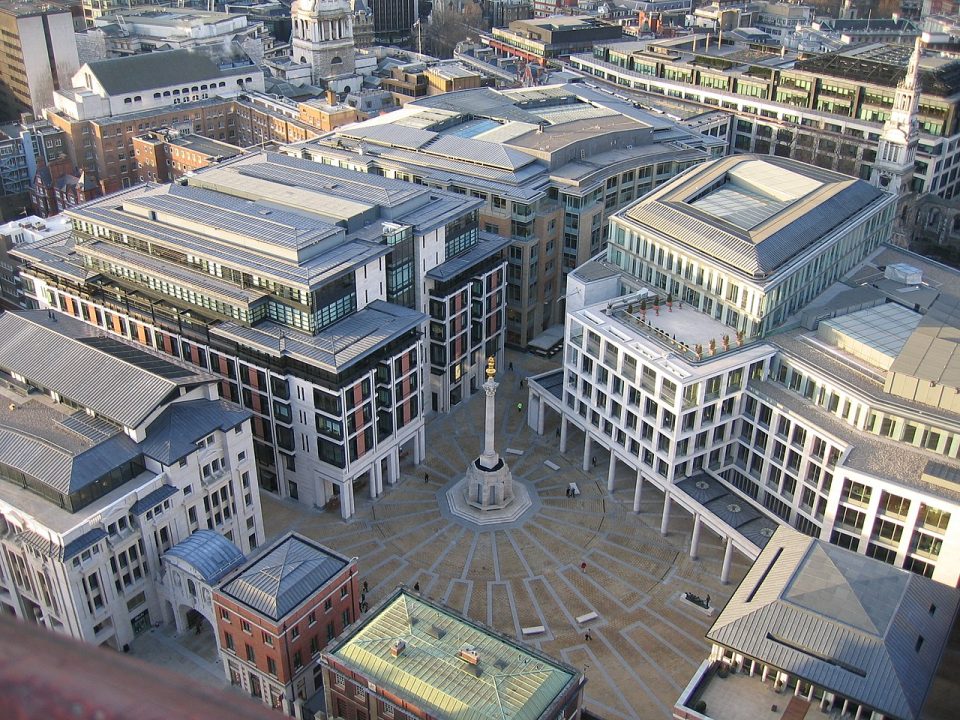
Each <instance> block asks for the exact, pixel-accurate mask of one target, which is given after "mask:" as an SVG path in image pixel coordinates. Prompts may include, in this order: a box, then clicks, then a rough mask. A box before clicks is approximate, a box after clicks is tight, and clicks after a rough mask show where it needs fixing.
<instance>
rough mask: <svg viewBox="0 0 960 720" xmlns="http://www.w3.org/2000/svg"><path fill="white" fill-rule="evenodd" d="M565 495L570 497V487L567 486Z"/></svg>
mask: <svg viewBox="0 0 960 720" xmlns="http://www.w3.org/2000/svg"><path fill="white" fill-rule="evenodd" d="M567 497H570V488H569V487H568V488H567Z"/></svg>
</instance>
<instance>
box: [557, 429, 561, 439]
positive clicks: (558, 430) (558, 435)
mask: <svg viewBox="0 0 960 720" xmlns="http://www.w3.org/2000/svg"><path fill="white" fill-rule="evenodd" d="M557 437H560V428H557Z"/></svg>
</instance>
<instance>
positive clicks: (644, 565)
mask: <svg viewBox="0 0 960 720" xmlns="http://www.w3.org/2000/svg"><path fill="white" fill-rule="evenodd" d="M509 361H512V362H513V363H514V367H515V370H514V371H510V370H509V369H507V370H501V371H500V372H498V375H497V380H498V381H499V382H500V388H499V390H498V393H497V400H498V413H497V415H498V418H499V421H498V425H497V449H498V450H499V451H500V453H501V454H503V456H504V458H505V459H506V460H507V462H508V463H509V464H510V467H511V468H512V470H513V473H514V477H515V478H517V480H519V481H520V482H524V483H527V487H528V489H529V490H530V492H531V494H532V495H535V496H536V502H535V503H534V508H533V510H532V511H531V512H529V513H526V514H525V515H524V516H523V517H522V518H521V519H520V520H519V521H518V522H517V523H514V524H513V525H511V526H507V528H506V529H500V530H490V529H486V530H480V529H476V528H477V526H475V525H472V524H470V523H467V522H461V521H458V520H456V519H449V513H444V512H442V511H441V503H442V502H445V501H444V500H443V494H444V490H445V489H446V488H448V487H449V486H450V485H451V484H452V483H453V482H455V481H456V479H458V478H459V477H460V476H461V474H462V473H463V471H464V468H465V467H466V465H467V463H468V462H470V461H471V460H473V459H474V458H475V457H476V456H477V455H478V454H479V451H480V445H481V442H482V440H481V422H482V413H483V403H484V396H483V393H478V394H476V395H475V396H474V397H473V398H471V399H470V400H469V401H467V403H466V404H465V405H464V406H463V407H462V408H460V409H458V410H457V411H455V412H454V413H453V414H451V415H449V416H445V417H436V418H433V419H432V420H430V421H428V423H427V459H426V462H425V463H424V464H423V465H421V466H419V467H414V466H413V465H412V464H411V463H410V462H409V459H408V460H407V462H406V464H404V465H403V467H402V471H403V474H402V479H401V481H400V482H399V483H398V484H397V485H396V486H393V487H391V486H387V487H386V493H385V494H384V495H383V496H382V497H380V498H378V499H377V500H369V499H368V498H366V497H365V493H363V492H358V494H357V515H356V516H355V517H354V518H352V519H351V520H350V521H348V522H344V521H343V520H341V519H340V514H339V511H338V510H334V511H331V512H317V511H313V510H310V509H308V508H305V507H303V506H300V505H297V504H296V503H294V502H291V501H286V500H277V499H276V498H274V497H272V496H270V495H267V494H263V496H262V500H263V513H264V521H265V524H266V531H267V539H268V541H269V540H270V539H272V538H274V537H276V536H277V535H279V534H281V533H283V532H286V531H288V530H296V531H297V532H301V533H303V534H304V535H307V536H309V537H312V538H315V539H317V540H319V541H320V542H322V543H324V544H326V545H328V546H329V547H331V548H334V549H336V550H338V551H340V552H342V553H345V554H347V555H355V556H357V557H358V558H359V564H360V571H361V577H362V578H364V579H366V580H367V582H368V583H369V585H370V593H369V596H368V598H367V599H368V601H369V602H370V604H371V605H375V604H376V602H377V601H378V600H379V599H380V598H382V597H383V596H385V595H386V594H387V593H389V592H390V591H391V590H392V589H393V588H394V587H396V586H397V585H398V584H400V583H404V584H406V585H407V586H408V587H410V588H412V587H413V586H414V583H417V582H419V583H420V589H421V591H422V592H423V593H424V594H426V595H428V596H430V597H432V598H434V599H438V600H442V601H444V602H446V603H447V604H449V605H451V606H452V607H454V608H456V609H457V610H460V611H462V612H465V613H466V614H467V615H469V616H470V617H472V618H474V619H476V620H479V621H481V622H484V623H486V624H488V625H490V626H492V627H494V628H496V629H497V630H500V631H501V632H504V633H507V634H510V635H513V636H514V637H517V638H520V637H521V629H522V628H524V627H531V626H537V625H542V626H543V627H544V629H545V632H544V633H543V634H541V635H537V636H535V637H528V638H524V640H525V642H528V643H530V644H533V645H536V646H538V647H540V648H541V649H542V650H544V651H545V652H547V653H549V654H551V655H553V656H555V657H559V658H561V659H563V660H565V661H567V662H568V663H570V664H572V665H574V666H576V667H578V668H583V669H585V670H586V674H587V685H586V701H585V704H586V707H587V708H588V709H589V710H591V711H593V712H594V713H596V714H597V715H599V716H601V717H603V718H605V719H606V720H619V719H622V718H639V719H641V720H647V719H648V718H649V719H651V720H654V719H655V720H666V719H667V718H669V717H670V714H671V713H670V708H671V707H672V705H673V702H674V701H675V700H676V699H677V697H678V696H679V695H680V692H681V690H682V689H683V688H684V686H685V685H686V684H687V682H688V681H689V679H690V677H691V675H692V674H693V672H694V670H695V669H696V668H697V666H698V665H699V664H700V662H701V661H702V660H703V659H704V658H705V657H706V655H707V652H708V651H709V647H708V644H707V642H706V641H705V640H704V638H703V636H704V633H705V632H706V631H707V629H708V628H709V627H710V625H711V623H712V618H711V617H708V616H707V615H705V614H703V613H702V612H701V611H699V610H697V609H696V608H694V607H693V606H692V605H690V604H688V603H686V602H683V601H681V600H680V599H679V594H680V593H681V592H682V591H684V590H691V591H693V592H695V593H697V594H699V595H707V594H709V595H710V596H711V604H712V605H715V606H717V607H718V609H719V608H721V607H723V605H724V604H725V603H726V602H727V600H728V599H729V597H730V594H731V593H732V591H733V589H734V588H735V587H736V584H737V583H738V582H739V581H740V579H741V578H742V577H743V576H744V574H745V573H746V571H747V568H748V566H749V563H748V562H747V561H746V559H745V558H743V557H742V556H740V555H738V554H735V555H734V563H733V568H732V570H731V584H730V585H727V586H722V585H721V584H720V582H719V576H720V565H721V562H722V557H723V548H722V545H721V543H720V541H719V539H718V538H717V537H715V536H713V535H711V534H710V533H708V532H704V533H703V535H702V536H701V539H700V552H699V556H700V557H699V559H698V560H696V561H692V560H690V558H689V555H688V550H689V541H690V533H691V530H692V521H691V519H690V517H689V516H688V515H687V514H686V513H684V512H683V511H681V510H679V509H677V508H675V509H674V511H673V513H672V515H671V521H670V527H669V532H668V534H667V536H666V537H663V536H661V535H660V519H661V512H662V509H663V497H662V495H660V494H659V493H658V492H657V491H656V490H655V489H654V488H652V487H651V486H650V485H649V483H647V484H645V487H644V491H643V493H644V494H643V500H642V504H641V512H640V514H639V515H636V514H634V513H633V512H632V511H631V510H632V504H633V486H634V484H633V483H634V476H633V474H632V473H627V471H626V469H625V468H623V466H622V465H619V466H618V469H619V470H620V474H618V475H617V485H616V488H615V490H614V493H613V496H612V497H611V495H610V494H609V493H607V491H606V476H607V456H606V453H604V452H603V451H602V449H601V448H598V447H597V446H596V444H594V448H595V449H596V457H597V465H596V468H595V469H592V471H591V472H590V473H584V472H582V471H581V469H580V467H581V462H582V457H583V455H582V453H583V436H582V434H581V433H579V432H578V431H571V432H570V438H569V443H568V451H567V453H566V454H565V455H560V454H559V449H558V448H559V440H558V439H557V437H556V428H557V425H558V418H557V417H556V415H554V414H552V413H548V415H547V424H546V427H545V433H544V435H543V436H542V437H539V436H537V435H536V434H535V433H534V432H533V431H531V430H530V429H529V428H527V426H526V424H525V418H526V388H525V387H524V388H521V387H520V380H521V378H524V377H526V376H529V375H533V374H537V373H539V372H542V371H544V370H547V369H550V368H552V367H556V361H555V360H553V361H550V360H543V359H541V358H537V357H535V356H532V355H525V354H519V353H508V362H509ZM518 402H523V403H524V409H523V411H522V412H521V411H518V410H517V403H518ZM506 448H511V449H516V450H522V451H523V455H520V456H517V455H513V454H508V453H505V452H504V451H505V450H506ZM545 460H550V461H552V462H554V463H555V464H557V465H559V466H560V469H559V470H557V471H554V470H552V469H550V468H548V467H547V466H546V465H544V461H545ZM424 473H426V474H427V475H428V476H429V480H428V482H426V483H425V482H424ZM570 482H576V483H577V484H578V485H579V487H580V490H581V491H582V495H581V496H580V497H579V498H576V499H571V498H568V497H566V495H565V489H566V487H567V484H568V483H570ZM584 562H585V563H587V568H586V570H585V571H582V570H581V569H580V565H581V563H584ZM589 612H596V613H597V615H598V617H597V619H596V620H593V621H591V622H589V623H587V624H586V625H585V626H580V625H578V624H577V622H576V617H577V616H579V615H584V614H586V613H589ZM587 630H589V631H590V636H591V639H590V640H589V641H588V640H587V639H586V634H585V633H586V631H587ZM131 652H132V653H133V655H134V656H135V657H139V658H141V659H143V660H147V661H148V662H152V663H155V664H158V665H162V666H164V667H167V668H168V669H171V670H175V671H178V672H183V673H186V674H188V675H190V676H192V677H193V678H194V679H197V680H201V681H204V682H207V683H209V684H210V685H212V686H217V687H221V688H225V689H227V691H228V692H239V691H237V690H236V689H235V688H230V686H229V684H228V683H227V681H226V678H225V676H224V674H223V670H222V666H221V665H220V664H219V662H218V660H217V657H216V644H215V639H214V637H213V634H212V632H211V630H210V628H209V627H208V626H206V625H204V627H203V629H202V631H201V633H200V634H199V635H196V634H194V633H193V632H192V631H191V632H186V633H183V634H181V635H179V636H178V635H177V634H176V631H175V629H174V628H173V627H166V626H161V627H156V628H152V629H151V630H149V631H148V632H146V633H144V634H143V635H141V636H140V637H138V638H137V639H136V640H135V641H134V643H133V645H132V648H131ZM958 664H960V629H958V628H957V627H955V628H954V637H953V638H952V641H951V643H950V647H949V648H948V651H947V653H946V655H945V657H944V660H943V663H942V664H941V667H940V671H939V673H938V675H937V679H936V682H935V683H934V686H933V689H932V692H931V695H930V698H929V702H928V703H927V706H926V708H925V711H924V718H926V719H927V720H947V719H948V718H953V717H955V712H954V711H955V704H956V698H957V693H958V692H960V681H958V680H957V679H956V674H955V672H954V671H953V669H954V668H956V667H957V666H958ZM725 689H729V688H725Z"/></svg>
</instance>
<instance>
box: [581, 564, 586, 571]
mask: <svg viewBox="0 0 960 720" xmlns="http://www.w3.org/2000/svg"><path fill="white" fill-rule="evenodd" d="M586 571H587V563H585V562H582V563H580V572H586Z"/></svg>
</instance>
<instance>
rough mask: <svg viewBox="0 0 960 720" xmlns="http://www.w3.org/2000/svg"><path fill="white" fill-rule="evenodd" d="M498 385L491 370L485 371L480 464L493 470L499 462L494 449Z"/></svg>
mask: <svg viewBox="0 0 960 720" xmlns="http://www.w3.org/2000/svg"><path fill="white" fill-rule="evenodd" d="M499 386H500V384H499V383H497V382H494V379H493V374H492V368H488V370H487V381H486V382H485V383H484V384H483V392H484V393H486V395H487V399H486V408H485V413H484V418H483V453H482V454H481V455H480V464H481V465H483V467H485V468H495V467H496V466H497V463H498V462H499V460H500V456H499V455H497V451H496V450H495V449H494V428H495V425H496V415H497V408H496V401H497V388H498V387H499Z"/></svg>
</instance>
